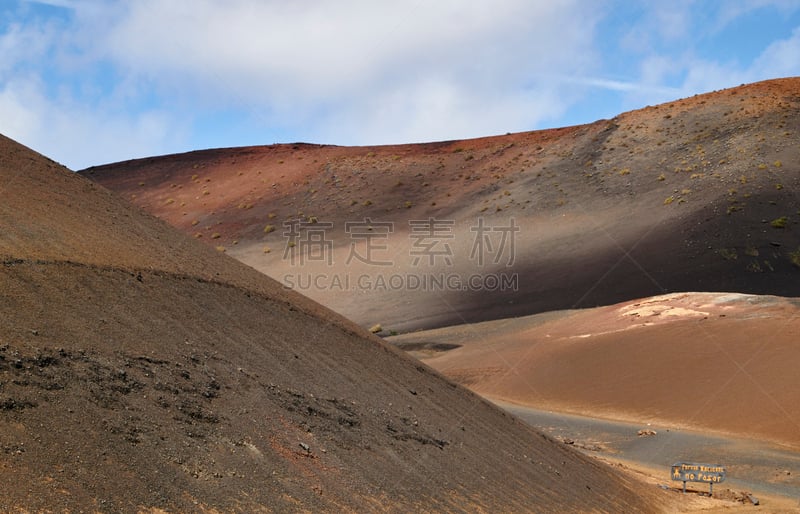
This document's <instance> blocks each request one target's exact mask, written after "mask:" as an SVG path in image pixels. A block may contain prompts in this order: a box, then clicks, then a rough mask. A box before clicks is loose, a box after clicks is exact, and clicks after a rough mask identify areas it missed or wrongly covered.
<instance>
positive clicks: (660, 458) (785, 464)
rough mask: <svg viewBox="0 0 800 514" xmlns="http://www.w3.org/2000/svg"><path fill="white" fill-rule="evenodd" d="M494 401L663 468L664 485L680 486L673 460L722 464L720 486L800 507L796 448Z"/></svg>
mask: <svg viewBox="0 0 800 514" xmlns="http://www.w3.org/2000/svg"><path fill="white" fill-rule="evenodd" d="M496 403H497V405H499V406H500V407H502V408H504V409H506V410H508V411H509V412H511V413H512V414H514V415H515V416H517V417H519V418H520V419H522V420H524V421H526V422H527V423H530V424H531V425H532V426H534V427H536V428H537V429H539V430H541V431H543V432H545V433H546V434H548V435H550V436H552V437H554V438H555V439H557V440H562V441H565V442H568V443H569V442H570V441H572V442H571V443H570V444H572V445H574V446H575V447H576V448H578V449H580V450H582V451H584V452H585V453H587V454H589V455H595V456H600V457H604V458H608V459H610V460H620V461H628V462H631V463H633V464H634V465H637V467H639V468H646V469H654V470H662V471H663V473H662V475H663V476H657V477H655V478H657V479H659V483H663V484H664V485H667V486H670V487H676V486H678V485H681V484H680V482H674V483H673V482H671V481H670V478H669V467H670V465H671V464H673V463H674V462H678V461H696V462H707V463H715V464H722V465H724V466H725V467H726V470H727V479H726V481H725V482H724V483H723V484H721V488H722V489H724V488H728V489H732V490H746V491H752V492H754V493H755V494H756V495H758V494H759V493H761V494H763V493H766V494H769V495H780V496H784V497H788V498H794V499H797V508H798V510H800V452H797V451H793V450H789V449H786V448H782V447H779V446H775V445H771V444H768V443H764V442H760V441H754V440H747V439H736V438H729V437H723V436H720V435H716V434H715V435H711V434H704V433H699V432H692V431H688V430H683V429H675V428H671V427H666V426H657V425H653V426H648V425H642V426H640V425H634V424H630V423H623V422H617V421H608V420H601V419H594V418H588V417H583V416H575V415H570V414H562V413H556V412H547V411H539V410H536V409H531V408H528V407H521V406H517V405H511V404H508V403H502V402H496ZM640 430H653V431H655V432H656V434H655V435H652V436H639V435H637V433H638V432H639V431H640ZM695 485H696V486H697V489H698V490H707V488H706V486H704V485H702V484H695ZM718 487H720V486H718Z"/></svg>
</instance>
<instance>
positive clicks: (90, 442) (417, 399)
mask: <svg viewBox="0 0 800 514" xmlns="http://www.w3.org/2000/svg"><path fill="white" fill-rule="evenodd" d="M0 175H1V176H2V180H1V181H0V184H2V186H0V197H2V202H0V227H2V232H1V233H0V255H2V267H0V291H2V294H0V319H2V320H3V322H2V327H1V328H0V427H2V428H0V476H2V480H0V483H1V484H2V485H0V492H2V494H1V495H0V510H2V511H4V512H10V511H71V512H78V511H93V512H94V511H97V512H137V511H139V512H141V511H149V512H163V511H180V512H189V511H195V512H196V511H207V512H210V511H213V512H217V511H242V512H245V511H246V512H253V511H256V510H259V511H261V510H265V511H309V510H313V511H320V510H325V511H336V512H341V511H355V510H357V511H405V512H407V511H410V510H420V509H426V510H428V509H430V510H443V511H461V510H469V511H523V510H529V509H533V508H535V509H536V510H537V511H541V512H544V511H554V512H555V511H559V512H563V511H565V510H566V511H572V510H576V511H580V510H585V511H607V512H644V511H648V510H657V509H658V508H660V507H663V502H662V500H661V497H660V496H658V495H656V493H655V492H654V489H653V490H650V489H646V488H645V489H643V488H642V486H641V485H640V484H637V483H635V482H634V481H633V480H632V479H630V478H627V477H625V476H623V475H620V474H618V473H617V472H616V471H614V470H613V469H612V468H611V467H609V466H607V465H604V464H600V463H596V462H593V461H590V460H589V459H587V458H585V457H584V456H582V455H580V454H578V453H577V452H576V451H573V450H571V449H570V448H567V447H565V446H564V445H560V444H557V443H555V442H553V441H552V440H550V439H548V438H546V437H544V436H542V435H541V434H538V433H536V432H534V431H533V430H531V429H530V428H528V427H527V426H526V425H525V424H523V423H522V422H520V421H518V420H516V419H515V418H512V417H511V416H509V415H507V414H505V413H504V412H502V411H500V410H499V409H497V408H495V407H494V406H492V405H490V404H488V403H487V402H485V401H483V400H481V399H480V398H478V397H477V396H476V395H474V394H473V393H471V392H469V391H467V390H465V389H463V388H461V387H460V386H457V385H455V384H454V383H452V382H449V381H448V380H446V379H444V378H442V377H441V376H440V375H438V374H437V373H436V372H434V371H432V370H431V369H430V368H428V367H426V366H424V365H422V364H420V363H418V362H417V361H415V360H413V359H411V358H409V357H407V356H406V355H405V354H403V353H402V352H400V351H398V350H396V349H393V348H391V347H389V346H388V345H386V344H384V343H382V342H381V341H380V340H378V339H377V338H375V337H374V336H371V335H369V334H368V333H366V332H365V331H363V330H362V329H360V328H359V327H357V326H356V325H354V324H352V323H350V322H348V321H347V320H345V319H344V318H342V317H340V316H338V315H336V314H334V313H333V312H331V311H329V310H328V309H326V308H324V307H321V306H319V305H317V304H316V303H314V302H312V301H310V300H308V299H306V298H304V297H302V296H300V295H298V294H296V293H294V292H292V291H288V290H286V289H285V288H283V287H282V286H281V285H280V284H278V283H277V282H275V281H273V280H271V279H269V278H268V277H266V276H264V275H262V274H260V273H258V272H257V271H255V270H253V269H251V268H249V267H247V266H244V265H242V264H240V263H239V262H237V261H235V260H234V259H231V258H229V257H227V256H225V255H221V254H219V253H218V252H217V251H215V250H214V249H213V248H208V247H207V246H205V245H202V244H200V243H198V242H196V241H194V240H192V239H191V238H190V237H186V236H184V235H183V234H180V233H179V232H177V231H176V230H174V229H173V228H171V227H169V226H168V225H167V224H165V223H163V222H161V221H159V220H156V219H154V218H153V217H151V216H149V215H146V214H143V213H142V212H140V211H139V210H138V209H136V208H133V207H132V206H129V205H127V204H125V203H124V202H122V201H120V200H119V199H118V198H117V197H116V196H115V195H114V194H112V193H111V192H109V191H108V190H106V189H104V188H102V187H100V186H99V185H97V184H95V183H93V182H91V181H89V180H86V179H84V178H82V177H79V176H77V175H76V174H73V173H71V172H70V171H69V170H66V169H64V168H62V167H60V166H58V165H56V164H55V163H54V162H53V161H51V160H49V159H47V158H45V157H42V156H41V155H38V154H36V153H34V152H33V151H31V150H29V149H27V148H25V147H23V146H21V145H19V144H17V143H15V142H13V141H11V140H9V139H7V138H5V137H2V136H0Z"/></svg>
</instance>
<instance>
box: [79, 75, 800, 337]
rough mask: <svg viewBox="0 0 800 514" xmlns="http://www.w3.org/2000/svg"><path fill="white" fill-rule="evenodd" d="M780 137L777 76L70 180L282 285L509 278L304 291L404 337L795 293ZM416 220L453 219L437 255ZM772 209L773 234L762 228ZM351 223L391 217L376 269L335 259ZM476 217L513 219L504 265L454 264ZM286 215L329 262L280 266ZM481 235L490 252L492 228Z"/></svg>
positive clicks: (796, 127)
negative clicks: (684, 93) (412, 134)
mask: <svg viewBox="0 0 800 514" xmlns="http://www.w3.org/2000/svg"><path fill="white" fill-rule="evenodd" d="M798 134H800V79H797V78H791V79H782V80H774V81H767V82H762V83H757V84H751V85H747V86H742V87H739V88H734V89H730V90H724V91H719V92H715V93H710V94H707V95H698V96H696V97H692V98H688V99H684V100H678V101H675V102H672V103H668V104H664V105H659V106H655V107H649V108H646V109H642V110H638V111H633V112H629V113H624V114H621V115H620V116H617V117H616V118H614V119H612V120H602V121H598V122H596V123H593V124H590V125H585V126H580V127H569V128H564V129H558V130H550V131H539V132H531V133H524V134H511V135H507V136H498V137H491V138H483V139H476V140H470V141H454V142H444V143H435V144H424V145H402V146H388V147H370V148H340V147H331V146H319V145H305V144H297V145H275V146H269V147H249V148H239V149H221V150H209V151H202V152H193V153H189V154H183V155H172V156H165V157H158V158H150V159H142V160H137V161H130V162H125V163H117V164H111V165H107V166H102V167H97V168H91V169H89V170H86V171H85V172H84V173H86V175H87V176H89V177H91V178H92V179H93V180H97V181H99V182H100V183H102V184H104V185H106V186H108V187H110V188H112V189H115V190H118V191H120V192H122V193H123V194H124V195H125V196H126V197H128V198H131V199H132V200H133V201H134V202H136V203H137V204H139V205H141V206H143V207H144V208H145V209H147V210H148V211H150V212H152V213H154V214H155V215H157V216H159V217H161V218H163V219H165V220H166V221H168V222H169V223H171V224H173V225H175V226H178V227H179V228H181V229H182V230H184V231H185V232H187V233H189V234H192V235H194V236H196V237H198V238H199V239H200V240H201V241H204V242H206V243H208V244H209V245H210V246H212V247H220V248H224V249H226V250H227V252H228V253H229V254H230V255H233V256H235V257H237V258H239V259H241V260H243V261H244V262H246V263H248V264H250V265H251V266H253V267H255V268H256V269H259V270H261V271H264V272H266V273H267V274H269V275H271V276H273V277H275V278H277V279H279V280H281V281H283V282H286V283H288V280H287V279H292V281H293V283H295V284H297V283H298V280H297V275H298V274H300V275H302V276H303V277H307V275H306V274H308V273H312V274H313V275H314V276H320V275H329V276H330V275H336V276H339V277H341V276H347V277H350V278H351V279H353V281H355V280H356V279H357V278H358V277H359V276H361V275H362V274H366V275H367V276H368V277H370V278H371V279H375V277H377V276H379V275H383V276H384V277H385V276H389V275H391V274H393V273H399V274H401V275H403V276H404V275H405V274H411V275H416V276H434V275H437V274H440V273H447V274H449V273H455V274H457V275H458V276H460V277H462V278H463V277H468V276H469V275H471V274H473V273H476V272H477V273H480V274H482V275H490V274H497V273H507V274H513V273H518V274H519V275H518V279H519V281H518V284H517V285H518V287H516V288H511V289H510V290H507V291H487V290H474V289H468V290H466V291H465V290H462V289H461V288H460V287H445V288H444V289H440V290H434V291H431V290H427V291H425V290H421V289H416V290H412V288H410V287H408V286H407V285H403V286H402V287H400V288H398V289H396V290H380V288H376V287H374V286H370V285H369V284H367V287H353V288H348V289H347V290H346V293H347V294H343V292H342V290H341V288H340V289H338V290H336V289H335V288H333V287H332V284H331V283H330V282H331V281H330V280H327V281H322V283H320V284H315V285H314V286H313V287H310V288H307V289H305V290H304V293H307V294H309V295H310V296H312V297H313V298H315V299H318V300H320V301H322V302H323V303H325V304H326V305H328V306H330V307H332V308H334V309H335V310H337V311H339V312H341V313H344V314H345V315H347V316H348V317H350V318H351V319H354V320H356V321H358V322H359V323H361V324H363V325H371V324H372V323H374V322H382V323H383V324H384V326H387V327H389V328H390V329H391V328H394V329H398V330H406V329H413V328H416V327H420V326H435V325H443V324H453V323H461V322H463V321H464V320H482V319H494V318H498V317H506V316H511V315H518V314H529V313H532V312H541V311H547V310H553V309H563V308H571V307H585V306H594V305H598V304H611V303H614V302H617V301H622V300H625V299H629V298H637V297H644V296H648V295H653V294H660V293H663V292H669V291H681V290H683V291H686V290H690V291H691V290H712V291H743V292H752V293H768V294H780V295H784V296H796V295H800V289H798V283H800V282H798V281H797V280H796V277H797V273H798V270H797V265H796V264H795V263H794V262H793V260H796V255H795V254H796V253H797V250H798V248H800V239H798V237H797V231H796V228H795V227H796V223H797V222H798V221H800V217H798V215H797V212H798V209H800V201H798V192H800V175H798V171H800V145H798ZM430 217H433V218H435V219H438V220H445V221H453V222H454V224H453V225H451V226H449V228H445V230H444V232H439V233H438V234H437V235H438V236H440V237H439V238H438V241H439V243H440V244H441V245H444V244H445V243H448V244H450V245H451V251H452V262H451V264H450V265H447V264H446V263H445V260H444V259H442V258H437V259H436V260H435V265H434V266H433V267H431V268H428V267H426V266H424V263H425V262H427V260H426V259H425V258H423V259H422V263H417V265H415V264H414V256H413V253H412V252H413V250H414V248H413V246H414V244H415V239H414V238H413V237H409V236H410V235H412V234H410V233H409V232H410V230H411V227H410V226H409V220H427V219H429V218H430ZM784 217H785V218H786V225H785V227H784V228H774V227H773V226H772V225H771V224H770V222H771V221H773V220H780V219H782V218H784ZM366 218H369V219H370V220H371V221H372V222H373V223H374V222H391V223H393V224H394V232H393V233H392V234H391V236H390V237H388V239H387V240H386V242H387V244H388V248H387V249H386V250H385V251H378V252H376V255H375V257H376V260H387V261H390V262H391V263H392V266H389V267H379V266H359V265H356V264H354V261H353V260H352V259H351V255H350V254H351V243H353V242H354V241H353V238H352V236H351V234H347V233H345V229H344V224H345V223H346V222H347V221H362V220H365V219H366ZM480 218H484V221H485V225H486V226H487V227H491V228H495V229H502V228H503V227H507V226H510V223H511V221H510V220H511V219H512V218H513V219H514V220H515V224H516V225H517V226H518V227H519V228H520V231H519V232H518V233H517V237H516V241H515V242H516V246H515V249H514V250H515V257H516V258H515V260H514V262H513V266H512V267H511V269H507V268H506V267H505V266H504V265H505V264H506V263H508V256H509V253H510V248H508V247H506V253H505V255H497V252H495V253H494V254H491V253H490V254H488V255H485V258H486V262H485V263H484V264H483V265H478V264H477V263H476V260H475V259H471V258H470V256H471V255H475V254H473V252H472V250H473V249H474V241H475V237H476V232H474V231H473V230H471V229H475V227H477V226H478V224H479V220H480ZM292 220H303V221H309V220H317V221H318V222H319V223H326V222H330V223H333V228H332V229H331V230H329V231H328V234H326V235H327V236H328V239H330V240H331V243H332V246H333V259H332V266H328V264H327V262H324V261H323V262H319V261H317V262H313V261H312V262H306V264H305V266H304V267H302V268H298V267H297V266H292V265H291V263H290V262H288V259H285V258H284V257H285V255H286V250H287V242H288V238H287V237H284V234H283V231H284V228H283V226H282V223H283V222H286V221H292ZM267 225H272V226H273V227H275V230H274V231H272V232H265V230H264V229H265V227H266V226H267ZM316 228H317V229H319V227H316ZM313 229H314V227H311V226H310V225H308V226H306V227H305V228H304V231H303V234H308V232H309V231H311V230H313ZM488 235H490V236H492V237H494V238H495V240H494V245H495V248H497V247H499V246H500V240H499V238H500V236H501V233H500V232H498V231H496V232H493V233H489V234H488ZM441 236H444V237H441ZM450 236H452V237H450ZM381 242H382V241H381ZM427 242H428V243H430V242H434V241H427ZM362 243H363V241H361V242H357V244H359V245H361V244H362ZM424 243H425V242H423V245H422V246H424ZM265 247H267V249H268V250H269V253H265V250H266V249H265ZM438 248H439V249H443V247H442V246H439V247H438ZM359 249H361V250H362V253H363V247H361V246H360V247H359ZM495 257H500V258H499V259H498V261H499V263H498V265H494V264H493V259H494V258H495ZM348 260H349V261H350V262H349V263H348ZM373 282H374V280H373ZM331 289H333V290H331Z"/></svg>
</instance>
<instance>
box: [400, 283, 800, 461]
mask: <svg viewBox="0 0 800 514" xmlns="http://www.w3.org/2000/svg"><path fill="white" fill-rule="evenodd" d="M799 331H800V310H798V305H797V302H795V301H794V300H792V299H785V298H779V297H765V296H750V295H739V294H731V293H681V294H677V293H676V294H672V295H665V296H659V297H654V298H646V299H641V300H634V301H630V302H624V303H621V304H617V305H613V306H609V307H600V308H597V309H588V310H584V311H572V312H561V313H552V314H548V315H546V316H541V315H540V316H534V317H529V318H519V319H515V320H504V321H497V322H488V323H481V324H472V325H465V326H460V327H453V328H452V329H441V330H438V331H430V332H416V333H413V334H406V335H402V336H398V337H396V338H391V340H392V341H393V342H395V343H396V344H399V345H400V346H401V347H403V345H405V344H407V343H412V344H414V345H417V346H419V344H420V343H426V342H435V343H447V344H450V345H460V346H459V347H458V348H456V349H453V350H450V351H445V352H442V351H437V352H431V351H429V350H428V351H425V350H423V351H422V352H417V353H416V355H417V356H419V357H422V358H423V359H424V360H425V362H426V363H428V364H429V365H431V366H433V367H434V368H436V369H438V370H439V371H441V372H443V373H444V374H445V375H447V376H449V377H451V378H453V379H454V380H456V381H458V382H460V383H462V384H464V385H467V386H468V387H470V388H472V389H473V390H474V391H477V392H479V393H480V394H484V395H486V396H489V397H492V398H496V399H501V400H506V401H510V402H513V403H516V404H520V405H530V406H534V407H537V408H545V409H553V410H561V411H566V412H572V413H577V414H585V415H592V416H596V417H604V418H610V419H619V420H627V421H631V422H636V423H642V422H653V423H655V422H661V423H664V424H667V425H670V426H676V427H685V428H690V429H693V428H702V429H707V430H713V431H717V432H727V433H730V434H732V435H738V436H742V437H750V438H764V439H767V440H771V441H774V442H776V443H780V444H784V445H787V446H793V447H800V429H799V428H800V404H798V403H797V402H796V398H797V397H798V395H800V381H798V380H797V375H796V373H794V371H793V366H794V363H795V362H797V361H798V359H799V358H800V355H798V352H800V348H799V347H798V346H797V345H796V344H795V340H796V338H797V336H798V332H799ZM450 332H452V333H450ZM448 333H450V334H448ZM446 334H448V335H446Z"/></svg>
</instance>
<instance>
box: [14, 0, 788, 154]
mask: <svg viewBox="0 0 800 514" xmlns="http://www.w3.org/2000/svg"><path fill="white" fill-rule="evenodd" d="M19 2H22V3H19ZM19 2H18V3H16V4H14V5H16V7H11V8H6V7H0V11H3V13H4V15H5V13H8V14H9V15H8V16H7V20H8V21H7V24H6V25H0V31H4V32H0V132H4V133H6V134H7V135H9V136H12V137H16V138H19V139H21V140H22V141H23V142H25V143H26V144H29V145H30V146H33V147H34V148H36V149H39V150H41V151H43V152H46V153H49V154H51V155H52V156H53V157H54V158H56V159H59V160H62V161H65V162H66V163H67V164H69V165H71V166H74V167H82V166H87V165H89V164H94V163H98V162H102V161H106V160H117V159H123V158H129V157H134V156H143V155H148V154H155V153H159V152H163V151H181V150H188V149H192V148H196V147H197V146H198V145H200V144H203V145H205V146H209V145H212V146H226V145H236V144H256V143H270V142H273V141H275V140H284V141H285V140H299V139H302V140H306V141H318V142H328V143H340V144H368V143H389V142H405V141H423V140H432V139H453V138H462V137H472V136H480V135H487V134H492V133H503V132H509V131H519V130H528V129H533V128H537V127H541V126H544V125H546V126H554V125H558V124H559V123H560V122H561V121H562V118H561V117H562V116H564V115H565V113H569V114H570V116H572V117H571V118H570V119H571V121H574V119H573V118H574V113H575V112H576V111H571V109H574V108H575V106H582V107H584V106H586V105H588V104H589V103H591V102H592V101H593V98H595V97H597V98H602V101H603V102H605V104H604V105H603V106H602V109H599V108H594V109H589V110H590V111H591V112H592V113H593V114H600V115H603V116H606V115H611V116H613V115H614V114H617V113H618V112H620V111H621V110H627V109H629V108H635V107H637V106H643V105H646V104H653V103H658V102H661V101H668V100H670V99H675V98H679V97H681V96H687V95H691V94H694V93H697V92H702V91H707V90H711V89H719V88H721V87H727V86H730V85H735V84H738V83H741V82H747V81H752V80H761V79H764V78H770V77H774V76H780V75H789V74H793V75H794V74H800V69H798V66H800V37H799V36H798V32H797V30H795V32H794V33H791V34H788V33H786V32H783V33H782V34H781V35H775V36H774V37H773V39H772V41H767V43H764V44H763V48H758V49H757V51H755V52H751V53H752V55H754V56H755V57H754V58H753V59H752V60H748V61H740V60H737V59H729V58H717V57H715V54H714V48H713V45H714V44H719V45H721V48H726V46H725V44H724V43H725V41H723V40H717V39H715V38H722V37H723V36H725V35H726V34H727V32H726V31H727V30H728V29H729V28H730V27H734V26H739V25H746V24H747V23H749V22H750V21H751V20H753V19H754V16H755V14H764V13H767V14H769V13H773V14H774V13H778V14H780V15H781V16H783V18H784V19H788V17H789V16H792V15H794V16H795V18H794V19H797V16H796V14H797V12H798V11H799V10H800V6H798V5H797V2H796V1H787V0H774V1H767V0H743V1H742V2H736V3H731V2H726V3H719V4H717V3H700V2H695V1H690V0H681V1H679V2H674V3H673V4H670V5H669V6H665V4H659V3H646V4H635V5H633V4H630V3H629V2H623V1H621V0H609V1H607V2H589V1H587V0H567V1H563V2H539V1H530V0H492V1H490V0H471V1H468V2H464V1H457V0H442V1H437V2H423V1H421V0H405V1H398V2H374V1H367V0H338V1H333V0H307V1H303V2H284V1H282V0H227V1H222V0H192V1H188V0H185V1H181V0H174V1H170V2H163V1H158V0H137V1H136V2H129V1H124V0H102V1H101V0H41V1H38V2H34V0H19ZM36 4H41V5H48V6H55V7H60V8H63V12H60V11H58V10H53V9H33V8H31V6H35V5H36ZM25 6H27V7H25ZM3 9H5V10H3ZM715 20H721V21H715ZM715 23H716V24H715ZM798 25H800V23H798ZM709 45H712V46H709ZM598 93H601V94H598ZM600 110H602V111H603V112H602V113H600V112H599V111H600ZM585 121H592V120H589V119H586V120H585ZM70 124H74V125H75V127H76V128H75V129H74V130H69V129H68V128H66V127H69V125H70ZM243 127H245V128H243ZM232 134H235V136H233V135H232ZM97 141H103V143H102V144H97ZM198 141H203V143H199V142H198Z"/></svg>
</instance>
